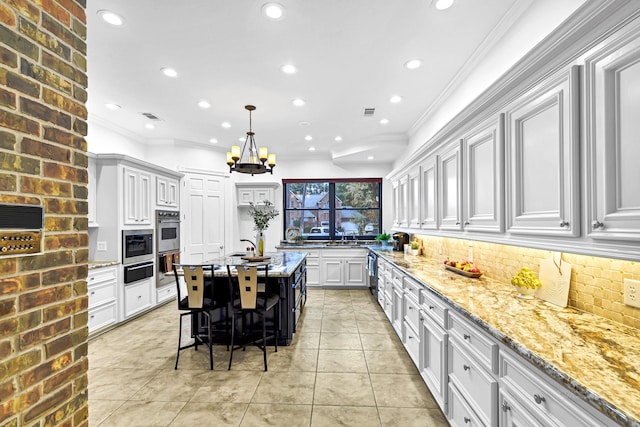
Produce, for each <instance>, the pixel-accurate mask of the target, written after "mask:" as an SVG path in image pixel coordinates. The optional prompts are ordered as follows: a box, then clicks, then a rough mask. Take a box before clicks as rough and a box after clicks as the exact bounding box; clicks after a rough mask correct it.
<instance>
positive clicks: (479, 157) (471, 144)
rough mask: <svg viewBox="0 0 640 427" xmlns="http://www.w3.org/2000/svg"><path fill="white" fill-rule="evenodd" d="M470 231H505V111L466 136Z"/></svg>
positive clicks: (467, 227)
mask: <svg viewBox="0 0 640 427" xmlns="http://www.w3.org/2000/svg"><path fill="white" fill-rule="evenodd" d="M463 147H464V167H463V170H464V171H465V180H464V188H463V194H464V201H465V203H464V215H463V216H464V218H463V226H464V229H465V230H466V231H485V232H495V233H500V232H502V231H504V226H503V224H504V218H503V213H502V212H503V210H504V207H503V203H504V202H503V192H504V178H503V176H504V115H502V114H500V115H499V116H498V117H497V118H492V119H490V120H488V121H486V122H484V123H482V124H481V125H480V126H478V127H477V128H475V129H474V130H472V131H471V132H469V133H468V134H467V135H466V136H465V137H464V138H463Z"/></svg>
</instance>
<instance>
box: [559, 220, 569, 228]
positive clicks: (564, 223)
mask: <svg viewBox="0 0 640 427" xmlns="http://www.w3.org/2000/svg"><path fill="white" fill-rule="evenodd" d="M568 226H569V223H568V222H567V221H562V222H561V223H560V227H568Z"/></svg>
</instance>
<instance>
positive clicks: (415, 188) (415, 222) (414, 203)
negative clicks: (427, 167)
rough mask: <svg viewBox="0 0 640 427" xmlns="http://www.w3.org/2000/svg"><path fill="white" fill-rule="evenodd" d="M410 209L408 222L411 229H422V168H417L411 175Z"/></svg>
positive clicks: (409, 188)
mask: <svg viewBox="0 0 640 427" xmlns="http://www.w3.org/2000/svg"><path fill="white" fill-rule="evenodd" d="M407 192H408V193H409V207H408V220H409V227H412V228H418V227H420V167H419V166H416V167H415V168H413V170H412V171H411V172H410V173H409V181H408V191H407Z"/></svg>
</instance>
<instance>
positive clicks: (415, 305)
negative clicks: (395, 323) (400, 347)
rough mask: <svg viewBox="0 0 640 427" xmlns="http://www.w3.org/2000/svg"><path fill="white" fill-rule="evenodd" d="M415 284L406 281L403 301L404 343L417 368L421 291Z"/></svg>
mask: <svg viewBox="0 0 640 427" xmlns="http://www.w3.org/2000/svg"><path fill="white" fill-rule="evenodd" d="M418 286H419V285H417V284H416V283H415V282H413V281H410V280H409V279H405V281H404V294H403V299H402V305H403V307H402V315H403V319H402V320H403V322H402V343H403V344H404V346H405V348H406V349H407V352H408V353H409V356H410V357H411V359H412V360H413V363H414V364H415V365H416V366H419V364H420V333H419V331H420V303H419V299H420V290H419V289H418Z"/></svg>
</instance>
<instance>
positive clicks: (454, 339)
mask: <svg viewBox="0 0 640 427" xmlns="http://www.w3.org/2000/svg"><path fill="white" fill-rule="evenodd" d="M373 250H374V251H375V252H376V253H377V254H378V256H379V259H378V261H379V268H381V267H382V272H381V273H380V276H379V277H378V283H379V286H382V289H381V290H380V292H379V298H378V299H379V301H380V303H381V305H384V304H385V303H388V302H389V301H388V300H389V298H388V297H389V296H390V297H391V299H392V301H391V302H390V304H389V305H390V309H389V313H388V315H389V316H390V320H391V322H392V324H394V329H396V331H398V329H397V328H396V325H398V324H399V325H401V329H400V331H401V332H402V333H403V334H404V335H405V336H407V335H409V336H411V335H412V334H413V332H412V331H411V329H410V326H408V324H410V323H411V315H410V312H412V311H416V307H414V306H412V304H413V301H416V304H418V309H417V311H418V312H419V313H420V317H419V318H418V322H422V323H421V326H420V327H421V328H422V327H425V329H424V330H423V331H421V332H420V334H418V335H419V339H421V340H422V343H420V345H422V346H425V345H426V347H423V348H424V349H426V350H424V351H427V350H428V351H431V352H432V353H430V354H429V355H428V357H430V356H432V354H433V350H434V349H433V348H431V347H429V345H428V344H425V342H426V341H428V338H429V335H430V332H431V331H432V330H434V331H441V336H440V338H442V337H444V340H443V341H442V342H443V343H444V345H443V347H444V354H443V356H444V361H443V364H444V365H443V366H444V370H443V371H444V372H443V376H441V377H440V378H436V381H435V382H434V381H432V380H433V379H434V377H433V376H431V374H432V373H433V372H434V371H433V370H432V369H431V368H430V367H429V366H426V365H427V364H428V363H427V362H425V360H426V359H424V358H423V359H422V360H421V361H420V363H419V364H420V367H419V369H420V371H421V374H423V377H426V379H425V381H426V382H427V385H429V386H430V388H432V385H434V384H435V385H436V386H438V387H435V388H432V393H433V394H434V396H436V398H438V395H439V396H440V397H441V400H440V401H439V402H444V404H443V403H441V406H444V408H443V411H444V412H445V413H447V404H448V405H449V409H448V412H449V414H448V417H449V418H450V420H451V419H454V418H455V417H454V415H455V414H453V412H455V411H456V410H459V409H460V408H461V406H464V405H460V403H461V402H464V403H465V404H466V403H468V402H471V404H470V406H472V407H473V410H472V411H471V413H472V414H480V418H482V417H483V416H485V418H484V419H483V422H485V423H488V424H493V425H497V422H498V419H499V420H500V425H506V424H509V425H511V423H510V422H509V421H522V420H527V419H529V420H530V421H531V420H537V421H538V422H541V423H542V424H545V421H546V422H548V423H551V424H553V423H559V424H563V425H594V426H595V425H614V424H615V425H626V426H640V373H639V372H638V368H637V367H638V360H640V331H638V329H634V328H630V327H628V326H625V325H623V324H620V323H616V322H613V321H611V320H608V319H605V318H602V317H599V316H596V315H593V314H590V313H586V312H583V311H580V310H576V309H574V308H571V307H566V308H560V307H557V306H555V305H553V304H550V303H547V302H545V301H543V300H540V299H533V300H523V299H519V298H517V297H516V291H515V290H514V288H513V286H511V285H509V284H505V283H502V282H499V281H496V280H493V279H491V278H489V277H486V276H482V277H480V278H477V279H473V278H466V277H463V276H460V275H458V274H455V273H453V272H450V271H447V270H446V269H445V268H444V265H443V264H442V262H441V261H439V260H438V261H436V260H433V259H429V258H427V257H423V256H411V255H404V254H403V253H401V252H392V251H382V250H380V248H377V249H373ZM385 267H388V268H387V269H385ZM398 287H399V289H398ZM416 291H417V293H418V294H419V295H417V296H415V293H416ZM385 295H386V296H385ZM396 296H400V298H401V301H403V302H404V306H405V307H408V308H409V310H404V309H403V305H402V302H401V303H400V305H399V310H397V309H396V308H395V306H394V304H395V302H396V300H397V299H396V298H395V297H396ZM402 298H404V300H402ZM383 308H384V306H383ZM411 308H413V310H411ZM385 311H386V310H385ZM398 316H399V319H398ZM431 319H440V320H441V321H440V322H439V323H438V325H439V326H438V325H436V326H431V325H433V322H432V321H431ZM396 320H399V323H398V322H396ZM447 337H448V341H447ZM474 340H476V342H475V343H474V342H473V341H474ZM405 341H407V342H409V341H411V340H405ZM414 341H415V340H414ZM405 345H406V346H407V350H408V351H409V352H410V353H411V347H410V345H407V344H406V343H405ZM474 346H475V347H474ZM468 348H469V349H474V348H475V350H476V351H475V357H474V355H471V356H469V360H470V361H471V362H469V361H464V362H461V361H462V360H467V359H464V358H465V357H467V356H468V352H467V353H465V350H466V349H468ZM424 351H423V353H424ZM472 353H473V351H472ZM478 355H480V356H479V357H478ZM485 356H486V357H485ZM447 364H448V365H449V366H447ZM482 365H484V369H482ZM462 367H463V368H464V369H462ZM458 368H460V370H458ZM476 368H477V369H476ZM474 370H478V371H482V376H478V377H476V380H477V379H478V378H481V379H482V380H483V381H486V384H487V388H486V390H485V392H484V394H483V395H482V393H481V395H480V396H478V394H477V393H476V395H475V396H473V391H471V392H470V393H468V394H467V396H466V397H465V396H463V397H462V398H461V397H460V395H464V394H465V393H464V391H463V392H460V390H463V389H464V387H465V378H463V376H465V375H473V373H474ZM485 374H486V375H485ZM476 375H477V374H476ZM437 380H441V381H437ZM430 382H431V384H430ZM476 384H478V382H476ZM475 390H478V388H476V389H475ZM533 390H535V391H533ZM543 392H545V393H546V400H545V394H543ZM447 401H448V402H447ZM556 403H563V404H564V407H562V405H556ZM554 405H555V406H554ZM571 408H574V409H577V408H581V410H580V411H574V412H571ZM462 409H464V408H462ZM536 411H537V412H536ZM554 411H555V413H554ZM563 411H564V412H563ZM598 412H599V413H598ZM557 414H559V415H558V417H556V415H557ZM602 414H605V415H606V416H607V417H603V416H602ZM562 416H566V417H567V418H565V419H562ZM567 419H568V420H569V422H567V421H566V420H567ZM549 420H553V421H549ZM532 422H533V421H532ZM576 422H578V424H576ZM494 423H496V424H494ZM572 423H573V424H572ZM525 424H527V422H525Z"/></svg>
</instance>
